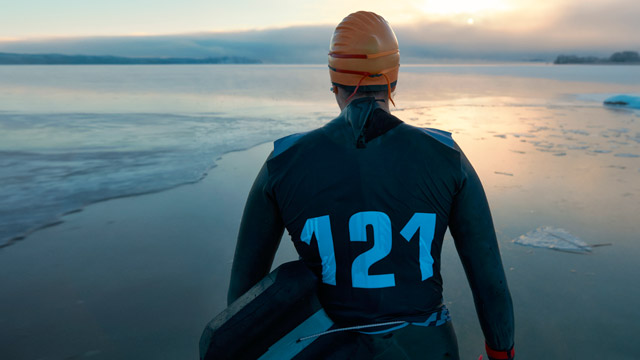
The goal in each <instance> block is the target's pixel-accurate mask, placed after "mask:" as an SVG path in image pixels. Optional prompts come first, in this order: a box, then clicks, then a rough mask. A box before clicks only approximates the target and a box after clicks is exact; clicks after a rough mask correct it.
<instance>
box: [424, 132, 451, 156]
mask: <svg viewBox="0 0 640 360" xmlns="http://www.w3.org/2000/svg"><path fill="white" fill-rule="evenodd" d="M419 129H420V130H422V132H424V133H425V134H427V135H429V136H431V137H432V138H434V139H436V140H438V141H439V142H440V143H442V144H444V145H446V146H447V147H449V148H451V149H453V150H456V148H455V145H454V144H455V143H454V141H453V137H452V136H451V133H450V132H448V131H444V130H440V129H433V128H419ZM456 151H457V150H456Z"/></svg>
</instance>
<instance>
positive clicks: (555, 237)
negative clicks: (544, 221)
mask: <svg viewBox="0 0 640 360" xmlns="http://www.w3.org/2000/svg"><path fill="white" fill-rule="evenodd" d="M512 241H513V242H514V243H516V244H520V245H524V246H532V247H539V248H547V249H553V250H559V251H568V252H577V253H584V252H591V246H589V245H587V244H586V243H585V242H584V241H582V240H580V239H579V238H578V237H576V236H574V235H572V234H570V233H569V232H568V231H567V230H565V229H560V228H553V227H550V226H541V227H539V228H537V229H535V230H532V231H529V232H528V233H526V234H524V235H520V236H519V237H518V238H515V239H513V240H512Z"/></svg>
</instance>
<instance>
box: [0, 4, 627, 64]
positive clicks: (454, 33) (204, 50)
mask: <svg viewBox="0 0 640 360" xmlns="http://www.w3.org/2000/svg"><path fill="white" fill-rule="evenodd" d="M461 16H467V15H466V14H461ZM510 16H511V17H514V16H521V17H522V24H523V25H522V27H514V26H510V25H509V23H513V22H514V21H515V22H517V20H518V19H510V18H509V17H510ZM638 19H640V6H637V5H636V6H629V1H628V0H616V1H613V2H611V1H604V0H600V1H596V2H594V3H591V4H588V5H585V4H573V5H571V6H568V5H567V6H565V7H564V8H563V9H562V10H561V11H560V10H558V12H557V13H554V14H552V15H546V16H543V13H542V12H540V13H535V14H531V16H530V17H529V18H525V16H524V15H522V13H520V12H518V13H513V14H511V15H510V14H509V13H504V14H502V17H501V18H483V17H481V16H480V17H478V19H477V21H476V22H475V23H474V25H467V24H466V23H465V24H464V25H461V24H460V23H459V22H458V23H454V22H451V21H444V20H434V19H433V18H427V17H424V18H422V19H418V20H416V21H414V22H413V23H411V24H400V25H397V26H394V29H395V32H396V35H397V37H398V41H399V43H400V50H401V56H402V59H403V60H402V61H403V63H425V62H440V61H443V60H447V61H448V60H454V61H520V60H527V59H543V60H547V61H551V60H553V59H554V58H555V56H556V55H558V54H561V53H563V54H569V53H570V54H577V55H594V56H608V55H610V54H611V53H612V52H615V51H619V50H635V51H638V50H640V36H638V34H640V21H639V20H638ZM507 20H509V21H507ZM525 25H526V26H525ZM332 31H333V26H329V25H317V26H293V27H287V28H280V29H267V30H254V31H238V32H224V33H222V32H219V33H198V34H183V35H164V36H114V37H88V38H66V39H65V38H59V39H41V40H31V41H4V42H3V41H0V52H18V53H60V54H83V55H115V56H131V57H196V58H197V57H220V56H242V57H247V58H252V59H260V60H262V61H263V62H265V63H276V64H290V63H302V64H305V63H315V64H318V63H324V62H325V61H326V55H327V51H328V46H329V39H330V37H331V34H332Z"/></svg>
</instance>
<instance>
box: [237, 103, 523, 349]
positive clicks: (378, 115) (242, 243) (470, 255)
mask: <svg viewBox="0 0 640 360" xmlns="http://www.w3.org/2000/svg"><path fill="white" fill-rule="evenodd" d="M284 227H286V229H287V230H288V232H289V234H290V235H291V239H292V241H293V243H294V245H295V247H296V249H297V251H298V253H299V254H300V256H301V258H302V259H303V261H304V262H305V263H306V264H307V265H308V266H309V268H310V269H311V270H312V271H314V272H315V273H316V274H317V275H318V278H319V279H321V287H320V291H319V293H320V299H321V302H322V304H323V307H324V308H325V311H326V312H327V314H328V315H329V316H330V317H331V318H332V319H333V320H334V321H335V322H336V323H337V324H339V325H341V326H351V325H366V324H373V323H381V322H389V321H395V320H405V321H407V322H412V323H425V321H426V322H428V321H429V320H433V319H434V317H433V314H438V316H440V315H439V314H440V313H441V312H442V310H443V306H442V278H441V276H440V253H441V249H442V242H443V237H444V234H445V231H446V229H447V227H449V228H450V230H451V234H452V235H453V237H454V240H455V245H456V247H457V250H458V252H459V255H460V258H461V260H462V264H463V266H464V268H465V271H466V273H467V277H468V279H469V283H470V285H471V289H472V291H473V295H474V300H475V303H476V309H477V311H478V316H479V319H480V323H481V326H482V329H483V331H484V334H485V338H486V341H487V344H488V345H489V346H490V347H491V348H493V349H498V350H507V349H510V348H511V347H512V346H513V310H512V305H511V297H510V295H509V290H508V288H507V283H506V279H505V275H504V271H503V267H502V263H501V259H500V253H499V250H498V245H497V241H496V236H495V231H494V228H493V223H492V220H491V214H490V211H489V206H488V203H487V200H486V197H485V194H484V190H483V189H482V185H481V183H480V180H479V179H478V177H477V175H476V173H475V171H474V170H473V168H472V166H471V164H470V163H469V161H468V160H467V159H466V157H465V156H464V154H463V153H462V151H461V150H460V148H459V147H458V146H457V144H456V143H455V142H454V141H453V139H452V138H451V136H450V134H449V133H446V132H444V131H440V130H435V129H422V128H417V127H414V126H410V125H407V124H405V123H403V122H402V121H401V120H399V119H397V118H396V117H394V116H392V115H390V114H389V113H387V112H386V111H384V110H382V109H380V108H379V106H378V104H377V102H376V101H375V99H373V98H361V99H356V100H354V101H352V102H351V103H350V104H349V106H347V107H346V108H345V109H344V110H343V111H342V113H341V114H340V116H338V117H337V118H336V119H334V120H333V121H331V122H329V123H328V124H326V125H325V126H323V127H321V128H319V129H316V130H313V131H310V132H308V133H304V134H295V135H291V136H289V137H286V138H283V139H280V140H278V141H276V143H275V145H274V151H273V153H272V154H271V155H270V156H269V158H268V159H267V161H266V163H265V166H264V167H263V168H262V170H261V171H260V174H259V175H258V178H257V179H256V182H255V183H254V186H253V188H252V190H251V193H250V195H249V199H248V201H247V206H246V208H245V213H244V216H243V221H242V225H241V231H240V235H239V239H238V245H237V250H236V258H235V260H234V266H233V276H232V283H231V289H230V299H233V298H235V297H237V296H239V295H240V294H241V293H243V292H244V291H246V290H247V289H248V287H250V286H251V285H253V284H254V283H255V282H257V281H258V280H259V279H260V278H261V277H262V276H264V275H266V273H267V272H268V271H269V267H270V265H271V262H272V260H273V254H274V253H275V249H276V248H277V246H278V242H279V238H280V236H281V234H282V232H283V228H284ZM264 239H267V240H264ZM263 240H264V241H263ZM247 268H249V269H247ZM433 325H436V324H435V323H434V324H433Z"/></svg>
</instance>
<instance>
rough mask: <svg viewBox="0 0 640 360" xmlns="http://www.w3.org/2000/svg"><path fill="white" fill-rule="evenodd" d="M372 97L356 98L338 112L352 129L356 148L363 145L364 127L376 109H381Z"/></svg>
mask: <svg viewBox="0 0 640 360" xmlns="http://www.w3.org/2000/svg"><path fill="white" fill-rule="evenodd" d="M378 101H379V100H376V99H375V98H374V97H363V98H358V99H355V100H353V101H351V102H350V103H349V105H347V106H346V107H345V108H344V109H343V110H342V113H341V114H340V117H342V118H344V119H345V120H346V121H347V123H348V124H349V126H350V127H351V130H352V131H353V140H354V142H355V144H356V146H357V147H358V148H364V147H365V136H364V128H365V125H366V124H367V120H369V118H371V114H373V112H374V111H375V110H376V109H381V107H380V105H378Z"/></svg>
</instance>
